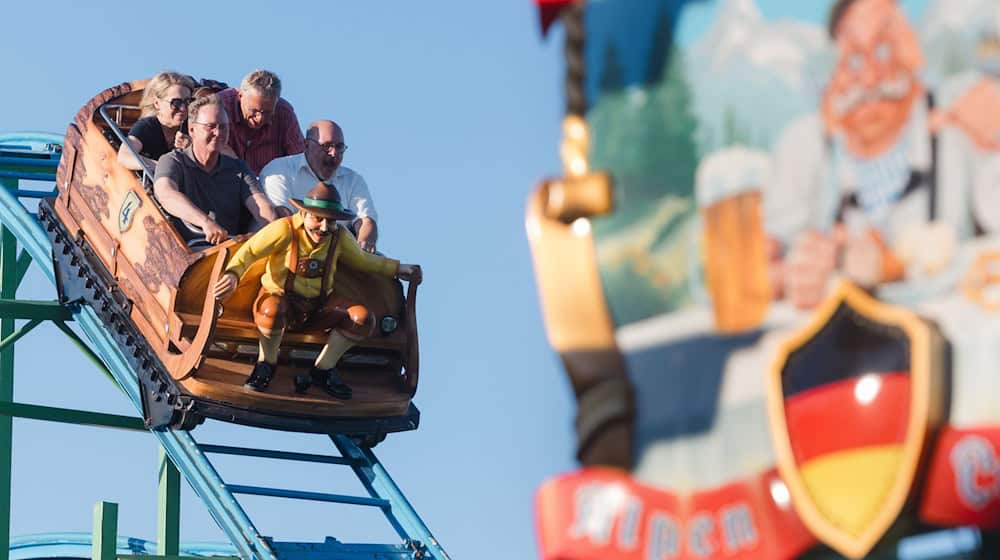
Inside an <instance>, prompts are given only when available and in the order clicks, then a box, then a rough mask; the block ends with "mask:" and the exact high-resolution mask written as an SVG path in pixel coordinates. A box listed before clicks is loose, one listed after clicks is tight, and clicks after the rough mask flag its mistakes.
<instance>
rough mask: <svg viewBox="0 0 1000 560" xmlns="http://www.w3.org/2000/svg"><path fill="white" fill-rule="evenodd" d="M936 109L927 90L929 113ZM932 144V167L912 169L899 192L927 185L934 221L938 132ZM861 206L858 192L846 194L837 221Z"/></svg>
mask: <svg viewBox="0 0 1000 560" xmlns="http://www.w3.org/2000/svg"><path fill="white" fill-rule="evenodd" d="M933 110H934V94H933V93H931V92H927V114H928V115H930V112H931V111H933ZM831 144H832V140H831V139H830V138H829V137H827V146H828V150H830V151H832V150H831V149H830V148H829V146H830V145H831ZM930 144H931V162H930V163H931V165H930V169H928V170H927V171H910V178H909V180H907V182H906V186H905V187H904V188H903V192H901V193H900V194H899V199H903V198H904V197H906V196H907V195H909V194H910V193H912V192H914V191H916V190H917V189H919V188H920V187H922V186H926V187H927V220H928V221H933V220H934V219H935V218H937V158H938V150H937V145H938V137H937V134H931V139H930ZM858 206H860V204H859V202H858V195H857V193H851V194H849V195H846V196H844V197H843V198H842V199H841V201H840V207H839V208H838V209H837V221H838V222H843V221H844V212H845V211H846V210H847V209H848V208H851V207H854V208H857V207H858Z"/></svg>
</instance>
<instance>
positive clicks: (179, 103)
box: [169, 97, 192, 111]
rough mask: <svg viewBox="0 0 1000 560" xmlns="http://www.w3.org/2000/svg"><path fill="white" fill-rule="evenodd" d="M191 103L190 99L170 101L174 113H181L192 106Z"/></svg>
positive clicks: (177, 98) (180, 98)
mask: <svg viewBox="0 0 1000 560" xmlns="http://www.w3.org/2000/svg"><path fill="white" fill-rule="evenodd" d="M191 101H192V99H191V98H190V97H187V98H182V97H175V98H173V99H171V100H170V101H169V103H170V108H171V109H173V110H174V111H180V110H181V109H184V108H185V107H187V106H188V105H190V104H191Z"/></svg>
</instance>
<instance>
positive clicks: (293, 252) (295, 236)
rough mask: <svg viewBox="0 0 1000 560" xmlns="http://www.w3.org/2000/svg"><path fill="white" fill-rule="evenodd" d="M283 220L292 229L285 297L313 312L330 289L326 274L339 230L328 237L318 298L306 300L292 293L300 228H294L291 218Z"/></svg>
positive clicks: (297, 258)
mask: <svg viewBox="0 0 1000 560" xmlns="http://www.w3.org/2000/svg"><path fill="white" fill-rule="evenodd" d="M285 219H286V220H288V225H290V226H291V227H292V240H291V242H290V244H289V246H288V253H289V256H288V274H287V275H286V276H285V296H286V297H291V298H294V299H298V300H300V301H302V302H305V303H307V304H308V308H309V311H310V312H313V311H316V310H317V309H319V308H320V306H322V305H323V302H324V301H325V300H326V295H327V288H329V287H330V275H329V274H327V273H326V272H327V271H328V270H330V265H331V264H332V263H333V255H334V253H335V252H336V248H337V242H338V241H339V240H340V228H339V227H338V228H337V230H336V231H334V232H333V233H332V234H331V235H330V247H329V248H328V249H327V251H326V260H325V261H323V267H322V269H321V270H320V271H319V273H320V274H321V275H322V278H323V280H322V282H321V283H320V289H319V296H318V297H315V298H306V297H302V296H300V295H298V294H296V293H295V291H294V286H295V274H296V273H297V272H298V270H299V230H300V229H302V228H297V227H295V225H294V224H293V222H292V217H291V216H289V217H287V218H285ZM310 260H312V259H310Z"/></svg>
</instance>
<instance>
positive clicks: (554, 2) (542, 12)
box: [535, 0, 576, 35]
mask: <svg viewBox="0 0 1000 560" xmlns="http://www.w3.org/2000/svg"><path fill="white" fill-rule="evenodd" d="M574 2H576V0H535V4H536V5H537V6H538V17H539V18H540V19H541V22H542V35H545V34H546V33H547V32H548V31H549V27H551V26H552V24H553V23H555V21H556V20H557V19H559V14H561V13H562V11H563V10H564V9H566V8H567V7H568V6H569V5H570V4H573V3H574Z"/></svg>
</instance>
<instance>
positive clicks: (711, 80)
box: [526, 0, 1000, 560]
mask: <svg viewBox="0 0 1000 560" xmlns="http://www.w3.org/2000/svg"><path fill="white" fill-rule="evenodd" d="M536 3H537V4H538V6H539V10H540V15H541V18H542V26H543V30H544V29H546V28H547V27H548V26H549V25H550V24H553V23H555V22H561V23H562V25H563V32H564V34H565V56H566V102H567V109H566V118H565V121H564V126H563V144H562V146H561V148H560V154H561V156H562V158H563V162H564V166H565V175H564V176H563V177H561V178H558V179H553V180H549V181H545V182H543V183H542V184H541V185H540V186H539V187H538V188H537V189H536V190H535V191H534V192H533V193H532V194H531V195H530V197H529V200H528V205H527V216H526V230H527V236H528V239H529V241H530V243H531V248H532V253H533V258H534V265H535V271H536V277H537V281H538V287H539V293H540V298H541V306H542V311H543V316H544V320H545V324H546V332H547V335H548V339H549V342H550V344H551V345H552V347H553V348H554V349H555V350H556V351H557V352H558V353H559V355H560V357H561V358H562V361H563V365H564V367H565V370H566V373H567V375H568V377H569V379H570V381H571V384H572V389H573V391H574V395H575V397H576V400H577V405H578V408H577V418H576V428H577V452H578V459H579V460H580V463H581V464H582V466H583V468H582V469H581V470H579V471H577V472H573V473H568V474H565V475H561V476H557V477H554V478H553V479H551V480H549V481H547V482H546V483H545V484H543V485H542V487H541V488H540V489H539V491H538V495H537V502H536V515H537V524H538V534H539V540H540V548H541V556H542V557H543V558H545V559H546V560H579V559H584V558H604V559H621V560H625V559H639V558H643V559H652V558H655V559H668V558H669V559H681V558H683V559H695V558H723V559H748V560H749V559H761V560H764V559H766V560H786V559H793V558H801V559H813V558H843V557H847V558H901V559H902V558H969V559H974V558H994V557H996V556H997V555H998V554H1000V552H998V550H1000V549H998V533H997V532H998V530H1000V485H998V484H997V480H1000V478H997V477H998V475H1000V469H998V465H1000V461H998V460H997V457H998V456H1000V399H998V397H997V392H996V391H995V390H994V389H993V388H994V387H996V383H997V380H998V379H1000V362H998V361H997V360H996V359H994V358H993V357H992V356H995V351H994V349H995V348H996V343H997V334H996V333H997V332H998V331H997V328H998V327H1000V316H998V315H996V312H997V309H998V306H997V305H996V299H995V295H996V292H995V289H996V283H997V276H996V264H997V262H998V255H1000V252H998V248H1000V245H998V237H997V233H998V229H997V227H996V226H997V224H998V222H997V216H998V214H997V208H998V206H997V205H996V204H995V203H994V202H993V201H994V200H995V199H994V198H993V197H994V196H996V193H998V192H1000V180H998V179H1000V174H997V172H996V170H997V169H1000V152H998V150H997V145H996V144H995V143H993V142H991V141H988V138H990V137H991V136H990V135H996V134H997V133H998V132H1000V130H997V129H996V127H995V123H994V122H993V121H992V119H988V118H985V116H986V115H995V114H998V111H1000V81H998V79H997V75H996V73H995V64H994V62H995V60H994V52H995V51H994V50H991V48H989V47H991V45H993V44H995V37H996V36H997V29H993V28H988V27H989V26H991V25H995V24H996V21H997V20H996V18H995V17H994V16H995V13H994V12H995V7H994V6H993V5H992V3H987V2H984V3H980V4H977V5H976V7H973V6H971V5H970V6H967V8H968V9H967V10H958V9H957V7H956V6H955V5H954V4H953V3H946V2H930V3H927V4H926V5H925V4H923V3H910V2H906V1H905V0H901V1H900V2H891V1H883V0H837V1H833V2H828V3H812V4H809V8H806V7H805V6H806V5H805V4H803V6H802V10H799V11H797V12H796V14H797V15H796V16H795V19H788V18H785V17H783V16H782V15H781V14H779V13H769V12H768V11H767V10H766V9H765V10H762V9H760V8H758V7H757V4H758V2H754V1H752V0H715V1H708V2H696V1H691V2H687V1H684V0H645V1H634V0H606V1H601V2H597V1H594V2H589V1H585V0H581V1H571V0H551V1H550V0H538V1H537V2H536ZM759 4H761V6H764V4H765V3H764V2H759ZM768 7H769V8H770V9H771V12H775V10H778V9H777V8H775V7H774V6H773V5H769V6H768ZM921 9H923V10H924V13H923V14H921V15H922V17H923V18H924V22H925V24H926V25H924V26H923V27H917V26H915V25H914V24H913V23H912V18H913V17H914V15H915V14H919V10H921ZM778 11H780V10H778ZM806 12H809V14H808V15H803V14H805V13H806ZM764 14H767V15H766V16H765V15H764ZM688 16H690V17H688ZM984 26H985V27H984ZM977 45H979V47H978V48H977ZM959 52H962V53H965V54H963V55H961V56H958V55H957V54H956V53H959ZM946 53H951V54H946ZM952 55H955V56H952ZM984 57H986V58H984ZM946 59H947V60H946ZM892 86H898V88H897V89H892ZM890 90H892V91H890ZM875 92H881V93H879V94H876V93H875ZM991 126H992V127H994V128H990V127H991ZM981 134H985V136H982V135H981ZM826 259H828V260H826ZM817 263H820V266H816V264H817ZM824 263H825V264H824ZM807 273H808V274H807ZM810 275H811V276H810ZM567 278H572V279H573V281H572V282H568V281H567ZM804 288H806V289H804ZM973 325H975V327H974V328H973V327H972V326H973Z"/></svg>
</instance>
